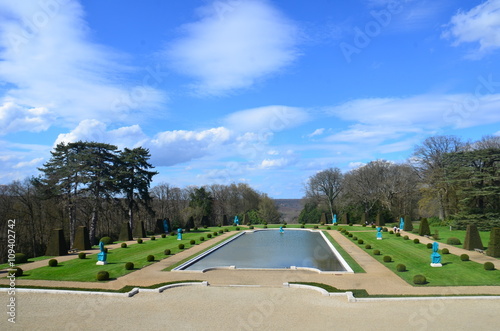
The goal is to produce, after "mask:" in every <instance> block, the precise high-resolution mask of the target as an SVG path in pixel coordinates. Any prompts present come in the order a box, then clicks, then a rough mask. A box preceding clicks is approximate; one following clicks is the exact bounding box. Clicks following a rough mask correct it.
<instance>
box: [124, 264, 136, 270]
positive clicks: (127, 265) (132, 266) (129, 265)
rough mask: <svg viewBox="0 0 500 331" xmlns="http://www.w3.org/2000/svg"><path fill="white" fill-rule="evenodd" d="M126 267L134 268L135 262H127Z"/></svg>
mask: <svg viewBox="0 0 500 331" xmlns="http://www.w3.org/2000/svg"><path fill="white" fill-rule="evenodd" d="M125 269H126V270H134V263H132V262H127V263H125Z"/></svg>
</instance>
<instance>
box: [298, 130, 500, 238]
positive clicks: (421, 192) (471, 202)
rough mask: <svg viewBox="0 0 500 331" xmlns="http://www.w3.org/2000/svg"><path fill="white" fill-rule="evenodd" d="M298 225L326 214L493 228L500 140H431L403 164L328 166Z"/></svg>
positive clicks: (314, 183)
mask: <svg viewBox="0 0 500 331" xmlns="http://www.w3.org/2000/svg"><path fill="white" fill-rule="evenodd" d="M305 192H306V203H305V207H304V209H303V210H302V212H301V215H300V217H299V222H312V221H316V222H317V220H318V219H319V218H320V215H321V214H322V213H325V214H327V215H329V219H330V220H331V219H332V217H333V215H335V214H339V216H340V215H343V216H344V217H345V215H348V216H350V218H351V222H356V223H359V222H361V220H367V221H373V220H374V219H375V218H376V217H382V219H386V220H388V221H391V222H393V221H395V220H397V219H399V217H407V218H410V219H414V220H415V219H417V218H419V217H431V218H434V219H435V220H436V221H438V222H440V223H441V224H450V225H455V226H457V227H459V228H463V227H464V226H465V225H467V224H470V223H474V224H476V225H478V226H479V227H480V228H482V229H485V230H486V229H490V228H491V227H492V226H498V225H500V223H499V222H498V220H499V219H500V137H496V136H484V137H483V138H482V139H480V140H478V141H475V142H468V141H463V140H461V139H460V138H458V137H455V136H432V137H429V138H427V139H425V140H424V141H423V142H422V143H421V144H419V145H417V146H415V148H414V151H413V153H412V155H411V157H410V158H409V159H408V160H406V161H405V162H403V163H394V162H390V161H386V160H375V161H371V162H369V163H368V164H365V165H363V166H361V167H359V168H356V169H353V170H351V171H348V172H346V173H342V172H341V171H340V169H338V168H329V169H326V170H323V171H320V172H318V173H317V174H315V175H314V176H311V177H310V178H309V180H308V181H307V183H306V186H305Z"/></svg>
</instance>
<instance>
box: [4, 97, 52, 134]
mask: <svg viewBox="0 0 500 331" xmlns="http://www.w3.org/2000/svg"><path fill="white" fill-rule="evenodd" d="M51 121H52V114H50V112H49V111H48V110H47V108H45V107H36V108H29V107H23V106H20V105H17V104H15V103H14V102H10V101H5V102H4V103H3V105H2V104H0V135H5V134H8V133H11V132H17V131H30V132H40V131H43V130H46V129H48V128H49V126H50V123H51Z"/></svg>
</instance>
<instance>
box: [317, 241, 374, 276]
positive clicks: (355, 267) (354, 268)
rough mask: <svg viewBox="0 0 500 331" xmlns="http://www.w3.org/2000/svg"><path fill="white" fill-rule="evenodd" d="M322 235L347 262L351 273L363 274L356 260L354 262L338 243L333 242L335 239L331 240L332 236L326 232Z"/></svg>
mask: <svg viewBox="0 0 500 331" xmlns="http://www.w3.org/2000/svg"><path fill="white" fill-rule="evenodd" d="M323 233H324V234H325V236H326V237H327V238H328V240H330V242H331V243H332V245H333V247H335V248H336V249H337V251H338V252H339V253H340V255H342V257H343V258H344V260H345V261H346V262H347V264H349V266H350V267H351V269H352V271H354V272H355V273H364V272H366V271H365V270H364V269H363V268H362V267H361V266H360V265H359V264H358V262H356V260H354V259H353V258H352V257H351V256H350V255H349V253H347V252H346V251H345V249H344V248H343V247H342V246H340V245H339V243H338V242H336V241H335V239H333V238H332V236H331V235H330V234H329V233H328V232H326V231H323Z"/></svg>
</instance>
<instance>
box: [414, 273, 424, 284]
mask: <svg viewBox="0 0 500 331" xmlns="http://www.w3.org/2000/svg"><path fill="white" fill-rule="evenodd" d="M413 284H416V285H423V284H427V278H425V276H424V275H415V276H413Z"/></svg>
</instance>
